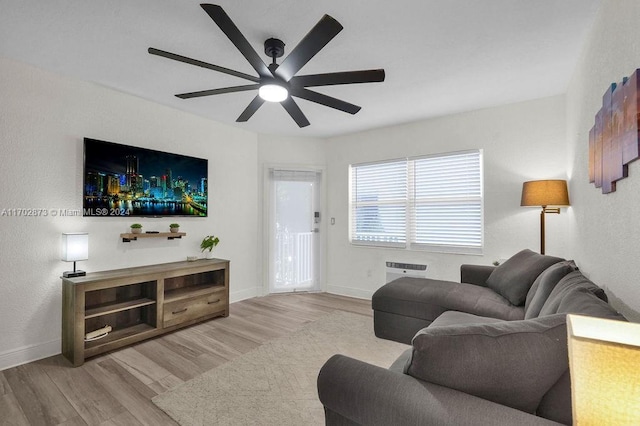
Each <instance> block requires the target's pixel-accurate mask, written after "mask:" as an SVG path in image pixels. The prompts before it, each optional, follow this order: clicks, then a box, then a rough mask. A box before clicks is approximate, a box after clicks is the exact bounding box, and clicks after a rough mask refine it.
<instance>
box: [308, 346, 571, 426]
mask: <svg viewBox="0 0 640 426" xmlns="http://www.w3.org/2000/svg"><path fill="white" fill-rule="evenodd" d="M318 395H319V397H320V401H321V402H322V404H323V405H324V406H325V412H327V417H326V420H327V425H331V424H334V421H336V419H339V421H336V423H340V424H360V425H390V424H393V425H417V424H423V425H457V426H460V425H478V424H490V425H514V424H517V425H519V426H525V425H558V424H559V423H555V422H552V421H549V420H547V419H543V418H541V417H537V416H535V415H533V414H528V413H525V412H523V411H519V410H515V409H513V408H509V407H506V406H504V405H500V404H496V403H493V402H490V401H487V400H485V399H481V398H477V397H475V396H472V395H469V394H466V393H463V392H459V391H456V390H454V389H449V388H446V387H443V386H438V385H436V384H433V383H429V382H424V381H421V380H418V379H416V378H413V377H411V376H408V375H406V374H401V373H398V372H394V371H390V370H386V369H384V368H380V367H377V366H374V365H371V364H367V363H365V362H362V361H358V360H356V359H353V358H349V357H346V356H344V355H334V356H333V357H331V358H330V359H329V360H328V361H327V362H326V363H325V364H324V366H323V367H322V368H321V370H320V374H319V375H318ZM329 413H330V414H331V415H328V414H329Z"/></svg>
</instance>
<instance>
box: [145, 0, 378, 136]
mask: <svg viewBox="0 0 640 426" xmlns="http://www.w3.org/2000/svg"><path fill="white" fill-rule="evenodd" d="M200 6H201V7H202V8H203V9H204V11H205V12H207V14H208V15H209V16H210V17H211V19H213V21H214V22H215V23H216V24H217V25H218V27H220V29H221V30H222V31H223V32H224V33H225V34H226V36H227V37H228V38H229V40H231V42H232V43H233V44H234V45H235V46H236V48H237V49H238V50H239V51H240V53H242V55H243V56H244V57H245V58H246V59H247V61H249V63H250V64H251V66H252V67H253V69H255V70H256V72H257V73H258V76H257V77H256V76H253V75H250V74H246V73H243V72H240V71H235V70H232V69H229V68H225V67H221V66H218V65H213V64H210V63H207V62H203V61H199V60H197V59H191V58H187V57H186V56H182V55H178V54H175V53H171V52H167V51H164V50H160V49H155V48H153V47H150V48H149V50H148V51H149V53H150V54H152V55H157V56H163V57H165V58H168V59H173V60H174V61H179V62H184V63H186V64H191V65H196V66H199V67H203V68H208V69H211V70H214V71H218V72H221V73H224V74H228V75H232V76H235V77H239V78H243V79H245V80H249V81H251V82H253V84H246V85H242V86H233V87H224V88H221V89H210V90H202V91H198V92H190V93H180V94H178V95H176V96H177V97H179V98H181V99H190V98H197V97H201V96H210V95H220V94H223V93H234V92H244V91H247V90H258V95H256V97H255V98H254V99H253V100H252V101H251V103H249V106H247V108H246V109H245V110H244V111H243V112H242V114H240V116H239V117H238V119H237V120H236V121H237V122H244V121H247V120H249V118H251V116H252V115H253V114H254V113H255V112H256V111H257V110H258V108H260V107H261V106H262V104H263V103H264V102H265V101H267V102H279V103H280V104H281V105H282V106H283V107H284V109H285V110H286V111H287V112H288V113H289V115H290V116H291V118H293V120H294V121H295V122H296V124H297V125H298V126H299V127H305V126H308V125H309V120H307V117H305V115H304V114H303V112H302V110H300V107H299V106H298V104H297V103H296V102H295V101H294V100H293V98H292V96H295V97H298V98H301V99H306V100H308V101H311V102H315V103H318V104H320V105H324V106H327V107H329V108H334V109H337V110H340V111H344V112H348V113H349V114H355V113H357V112H358V111H360V107H359V106H357V105H353V104H350V103H348V102H345V101H342V100H340V99H336V98H333V97H331V96H327V95H324V94H322V93H318V92H314V91H312V90H309V89H307V87H317V86H331V85H336V84H353V83H375V82H381V81H384V70H383V69H376V70H361V71H345V72H333V73H326V74H310V75H300V76H296V75H295V74H296V73H297V72H298V71H300V69H301V68H302V67H303V66H304V65H305V64H306V63H307V62H309V60H310V59H311V58H313V57H314V56H315V55H316V54H317V53H318V52H319V51H320V50H321V49H322V48H323V47H324V46H326V44H327V43H329V42H330V41H331V40H332V39H333V38H334V37H335V36H336V35H337V34H338V33H339V32H340V31H342V28H343V27H342V25H340V23H339V22H338V21H336V20H335V19H333V18H332V17H331V16H329V15H324V16H323V17H322V19H320V21H319V22H318V23H317V24H316V25H315V26H314V27H313V28H312V29H311V31H309V33H308V34H307V35H306V36H305V37H304V38H303V39H302V40H301V41H300V43H298V45H297V46H296V47H295V48H294V49H293V50H292V51H291V53H289V55H288V56H287V57H286V58H285V59H284V60H283V61H282V62H281V63H280V64H277V63H276V58H279V57H281V56H283V54H284V43H283V42H282V40H278V39H276V38H270V39H268V40H266V41H265V42H264V52H265V53H266V54H267V55H268V56H269V57H270V58H271V59H272V62H271V64H269V65H268V66H267V65H266V64H265V63H264V62H263V61H262V60H261V59H260V57H259V56H258V54H257V53H256V51H255V50H254V49H253V48H252V47H251V45H250V44H249V42H248V41H247V39H246V38H245V37H244V36H243V35H242V33H241V32H240V30H239V29H238V27H236V25H235V24H234V23H233V21H232V20H231V18H229V15H227V14H226V12H225V11H224V10H223V9H222V7H220V6H218V5H214V4H201V5H200Z"/></svg>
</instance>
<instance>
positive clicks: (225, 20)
mask: <svg viewBox="0 0 640 426" xmlns="http://www.w3.org/2000/svg"><path fill="white" fill-rule="evenodd" d="M200 6H201V7H202V8H203V9H204V11H205V12H207V14H208V15H209V16H210V17H211V19H213V21H214V22H215V23H216V24H217V25H218V27H220V29H221V30H222V32H223V33H225V34H226V36H227V37H228V38H229V40H231V43H233V44H234V45H235V46H236V48H237V49H238V50H239V51H240V53H242V55H243V56H244V57H245V58H246V59H247V61H249V63H250V64H251V66H252V67H253V69H254V70H256V72H257V73H258V75H260V77H272V74H271V71H269V68H268V67H267V65H265V63H264V61H263V60H262V59H260V56H258V54H257V53H256V51H255V49H254V48H253V47H251V45H250V44H249V42H248V41H247V39H246V38H245V36H243V35H242V33H241V32H240V30H239V29H238V27H236V24H234V23H233V21H232V20H231V18H229V15H227V13H226V12H225V11H224V10H223V9H222V7H220V6H218V5H216V4H201V5H200Z"/></svg>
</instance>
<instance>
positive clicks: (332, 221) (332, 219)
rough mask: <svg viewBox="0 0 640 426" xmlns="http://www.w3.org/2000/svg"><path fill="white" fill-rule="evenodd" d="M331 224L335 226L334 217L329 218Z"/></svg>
mask: <svg viewBox="0 0 640 426" xmlns="http://www.w3.org/2000/svg"><path fill="white" fill-rule="evenodd" d="M331 224H332V225H335V224H336V218H335V217H332V218H331Z"/></svg>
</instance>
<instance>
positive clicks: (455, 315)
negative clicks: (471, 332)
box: [429, 311, 504, 327]
mask: <svg viewBox="0 0 640 426" xmlns="http://www.w3.org/2000/svg"><path fill="white" fill-rule="evenodd" d="M500 321H504V320H501V319H498V318H491V317H481V316H479V315H473V314H468V313H466V312H458V311H447V312H444V313H443V314H442V315H440V316H439V317H438V318H436V319H435V320H434V321H433V322H432V323H431V324H430V325H429V327H446V326H449V325H467V324H490V323H493V322H500Z"/></svg>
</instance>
